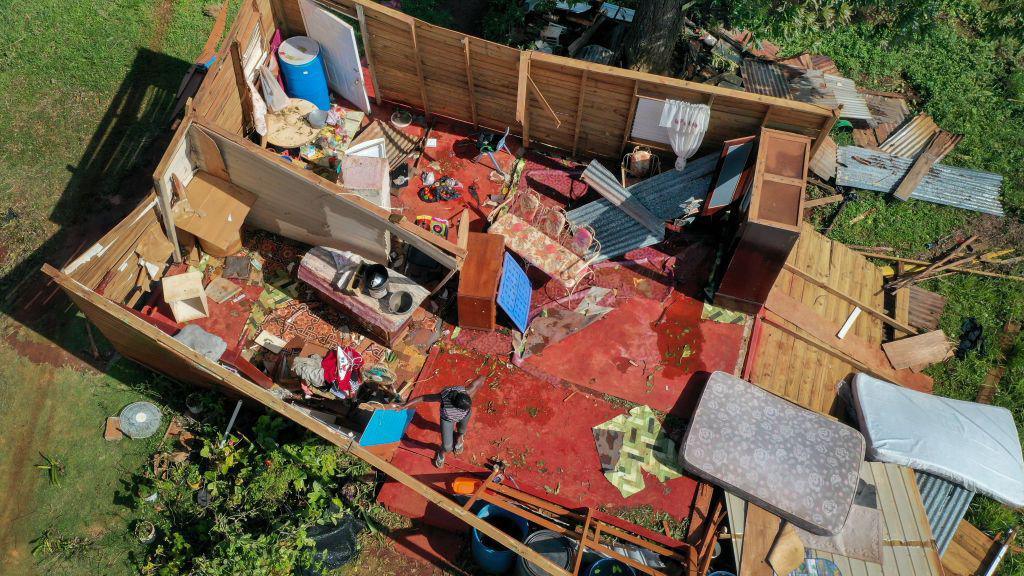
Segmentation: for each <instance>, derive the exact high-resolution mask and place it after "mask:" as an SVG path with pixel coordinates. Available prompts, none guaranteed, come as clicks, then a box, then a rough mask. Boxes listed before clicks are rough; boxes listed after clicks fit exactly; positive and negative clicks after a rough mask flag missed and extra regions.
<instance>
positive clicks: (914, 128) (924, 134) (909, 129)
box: [878, 114, 939, 158]
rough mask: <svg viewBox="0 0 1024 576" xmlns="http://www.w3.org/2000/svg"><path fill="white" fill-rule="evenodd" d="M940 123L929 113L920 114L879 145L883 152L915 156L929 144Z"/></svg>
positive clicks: (909, 156)
mask: <svg viewBox="0 0 1024 576" xmlns="http://www.w3.org/2000/svg"><path fill="white" fill-rule="evenodd" d="M938 131H939V125H938V124H936V123H935V120H932V117H931V116H929V115H928V114H918V115H917V116H914V118H913V119H911V120H910V122H907V123H906V124H904V125H903V126H901V127H900V128H899V129H897V130H896V131H895V132H893V133H892V134H891V135H889V137H888V138H886V139H885V142H882V144H881V145H880V146H879V147H878V149H879V150H881V151H882V152H888V153H889V154H895V155H896V156H902V157H904V158H914V157H916V156H917V155H918V154H920V153H921V151H922V150H924V149H925V147H926V146H928V143H929V142H930V141H931V139H932V136H935V134H936V133H937V132H938Z"/></svg>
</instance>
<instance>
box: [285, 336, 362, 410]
mask: <svg viewBox="0 0 1024 576" xmlns="http://www.w3.org/2000/svg"><path fill="white" fill-rule="evenodd" d="M362 368H363V356H362V354H360V353H359V352H357V351H356V349H355V348H353V347H351V346H343V347H338V348H334V349H333V350H331V351H330V352H328V353H327V355H326V356H320V355H319V354H311V355H309V356H305V357H302V356H300V357H297V358H295V359H294V360H292V373H293V374H295V376H297V377H298V378H299V379H301V380H302V388H303V391H304V392H306V394H307V396H310V395H312V391H311V390H309V389H308V388H309V387H312V388H316V389H317V390H320V391H322V392H328V393H330V394H333V395H334V396H336V397H338V398H339V399H341V400H347V399H350V398H355V397H356V394H358V393H359V387H360V386H362V384H363V376H362Z"/></svg>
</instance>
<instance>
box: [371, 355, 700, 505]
mask: <svg viewBox="0 0 1024 576" xmlns="http://www.w3.org/2000/svg"><path fill="white" fill-rule="evenodd" d="M435 370H436V371H437V374H438V377H435V378H431V379H427V380H424V381H423V382H421V383H420V385H419V386H417V388H416V390H415V391H414V393H413V394H414V395H415V396H419V395H422V394H429V393H434V392H437V391H439V390H440V389H441V388H443V387H445V386H450V385H453V384H463V383H464V382H466V381H467V380H470V379H472V378H473V377H475V376H476V375H477V374H478V373H481V374H492V375H491V376H489V377H488V381H487V382H488V383H487V384H485V385H484V387H483V388H482V389H481V390H480V392H479V394H478V395H477V397H476V398H475V399H474V413H473V416H472V420H471V424H470V428H469V432H468V433H467V436H466V450H465V452H464V453H463V454H461V455H460V456H458V457H455V456H453V455H449V456H448V464H447V466H446V468H445V469H444V470H442V471H438V470H436V469H433V468H427V469H423V467H424V466H428V467H429V466H430V462H429V459H430V458H431V457H433V455H434V452H435V451H436V449H437V448H438V445H439V443H440V428H439V424H438V422H439V409H438V405H437V404H434V403H430V404H426V403H425V404H421V405H420V406H419V408H418V411H417V415H416V418H414V419H413V421H412V424H411V425H410V426H409V429H408V430H407V431H406V438H405V439H404V440H403V441H402V448H403V450H400V452H406V454H401V453H400V454H396V456H395V460H394V463H395V464H396V465H397V466H399V467H401V468H403V469H405V470H407V471H410V473H411V474H413V475H414V476H419V477H421V478H422V479H424V480H425V481H427V482H435V483H436V484H437V486H438V487H444V485H445V481H446V480H447V479H450V477H449V476H448V475H449V474H450V472H449V470H459V469H461V470H471V471H482V470H483V469H484V468H483V467H484V466H485V465H486V463H487V462H488V460H489V459H491V458H500V459H502V460H504V461H506V462H507V463H508V475H509V477H510V478H511V479H513V480H514V481H515V483H517V484H519V485H521V486H530V487H533V488H534V489H535V491H540V492H541V493H549V494H556V495H557V496H558V497H559V498H560V499H563V500H565V501H566V502H567V503H568V504H570V505H573V506H581V507H582V506H592V507H595V508H596V507H599V506H604V507H608V508H618V507H631V506H641V505H644V504H649V505H651V506H653V507H654V508H655V509H658V510H664V511H666V512H668V513H669V514H671V515H672V516H674V517H676V518H680V519H682V518H684V517H686V515H687V514H688V513H689V506H690V502H691V501H692V498H693V492H694V490H695V489H696V481H694V480H693V479H690V478H686V477H684V478H679V479H676V480H671V481H669V482H667V483H664V484H662V483H659V482H657V480H655V479H654V478H653V477H651V476H649V475H647V476H646V480H647V488H646V489H645V490H644V491H642V492H640V493H639V494H637V495H635V496H633V497H631V498H628V499H626V498H623V497H622V496H621V494H619V492H618V490H617V489H616V488H615V487H614V486H612V484H611V483H609V482H608V481H607V479H605V478H604V475H603V473H602V472H601V467H600V463H599V461H598V457H597V452H596V450H595V448H594V440H593V435H592V432H591V429H592V428H593V427H594V426H596V425H598V424H600V423H602V422H605V421H607V420H610V419H611V418H614V417H615V416H617V415H619V414H622V413H623V412H624V410H623V409H621V408H618V407H615V406H613V405H611V404H609V403H608V402H606V401H604V400H601V399H599V398H595V397H591V396H588V395H586V394H584V393H580V392H577V393H576V394H571V390H568V389H566V388H562V387H559V386H553V385H551V384H548V383H545V382H542V381H540V380H538V379H536V378H533V377H532V376H530V375H528V374H527V373H525V372H523V371H521V370H518V369H514V368H512V369H510V368H507V367H505V366H504V365H501V366H498V367H494V365H493V364H487V363H485V359H484V358H483V357H481V356H479V355H477V354H474V353H467V354H456V353H441V354H438V355H435V356H434V357H432V359H431V360H430V361H428V364H427V368H426V369H425V371H424V374H431V373H434V371H435ZM492 370H493V372H492ZM428 378H429V376H428ZM570 394H571V395H570ZM414 455H418V456H419V458H418V459H414V458H413V456H414ZM407 467H413V468H415V471H411V470H409V468H407ZM524 489H525V488H524ZM402 492H403V491H402V490H392V491H382V492H381V501H382V502H385V503H386V504H387V505H388V506H389V507H392V506H395V507H399V508H405V509H404V510H403V511H402V513H406V512H413V513H415V514H420V515H427V508H428V507H427V506H426V504H425V503H423V504H422V506H417V509H415V510H408V503H407V501H406V500H407V499H406V498H399V497H398V496H401V495H402ZM389 494H390V496H389ZM406 496H407V494H406ZM413 517H417V516H413Z"/></svg>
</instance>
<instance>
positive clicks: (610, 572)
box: [587, 558, 636, 576]
mask: <svg viewBox="0 0 1024 576" xmlns="http://www.w3.org/2000/svg"><path fill="white" fill-rule="evenodd" d="M587 576H636V570H633V569H632V568H631V567H629V566H626V565H625V564H623V563H622V562H619V561H618V560H616V559H615V558H601V559H600V560H598V561H597V562H594V563H593V564H591V565H590V569H589V570H587Z"/></svg>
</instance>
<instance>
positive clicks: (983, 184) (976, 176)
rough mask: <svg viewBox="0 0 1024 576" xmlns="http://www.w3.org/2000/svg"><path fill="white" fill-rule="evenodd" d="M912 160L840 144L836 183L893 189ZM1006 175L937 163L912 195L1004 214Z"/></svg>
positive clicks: (995, 213)
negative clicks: (1003, 202) (1000, 196)
mask: <svg viewBox="0 0 1024 576" xmlns="http://www.w3.org/2000/svg"><path fill="white" fill-rule="evenodd" d="M912 163H913V160H911V159H909V158H901V157H899V156H894V155H892V154H886V153H885V152H879V151H877V150H868V149H867V148H858V147H857V146H840V147H839V165H838V167H837V169H836V184H839V185H840V186H850V187H852V188H860V189H862V190H874V191H875V192H892V191H894V190H895V189H896V187H897V186H898V185H899V183H900V180H902V179H903V177H904V176H905V175H906V173H907V171H908V170H910V165H911V164H912ZM1002 184H1003V177H1002V176H1000V175H999V174H992V173H991V172H979V171H977V170H970V169H968V168H958V167H954V166H946V165H945V164H936V165H935V166H933V167H932V169H931V170H929V171H928V174H927V175H926V176H925V177H924V179H922V180H921V183H920V184H918V186H917V188H915V189H914V192H913V193H912V194H911V195H910V197H911V198H914V199H915V200H925V201H927V202H934V203H936V204H944V205H946V206H954V207H956V208H964V209H966V210H974V211H976V212H982V213H985V214H994V215H996V216H1002V215H1003V205H1002V203H1001V202H1000V201H999V192H1000V189H1001V188H1002Z"/></svg>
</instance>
